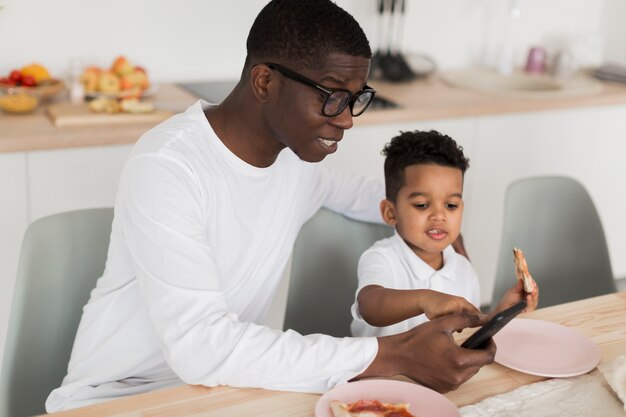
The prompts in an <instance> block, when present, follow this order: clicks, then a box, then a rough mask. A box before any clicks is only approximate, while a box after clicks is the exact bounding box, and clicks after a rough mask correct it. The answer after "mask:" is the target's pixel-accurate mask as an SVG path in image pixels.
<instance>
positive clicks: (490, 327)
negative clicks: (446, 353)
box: [461, 301, 526, 349]
mask: <svg viewBox="0 0 626 417" xmlns="http://www.w3.org/2000/svg"><path fill="white" fill-rule="evenodd" d="M525 308H526V301H520V302H519V303H517V304H514V305H512V306H511V307H509V308H507V309H506V310H502V311H501V312H499V313H498V314H496V315H495V316H493V317H492V318H491V319H490V320H489V321H488V322H487V323H485V324H484V325H483V326H482V327H481V328H480V329H478V330H477V331H476V333H474V334H473V335H471V336H470V337H469V338H468V339H467V340H466V341H465V342H463V344H462V345H461V347H464V348H467V349H480V348H481V347H483V345H484V344H485V342H487V340H489V339H490V338H491V337H493V336H494V335H495V334H496V333H498V331H500V329H501V328H503V327H504V325H505V324H507V323H508V322H510V321H511V320H512V319H513V318H514V317H515V316H517V315H518V314H519V313H521V312H522V310H524V309H525Z"/></svg>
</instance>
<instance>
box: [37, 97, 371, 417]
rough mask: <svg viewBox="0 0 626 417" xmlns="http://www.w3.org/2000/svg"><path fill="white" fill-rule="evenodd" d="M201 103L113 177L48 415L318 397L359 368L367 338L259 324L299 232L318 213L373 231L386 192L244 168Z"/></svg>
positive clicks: (311, 173) (325, 175)
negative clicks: (148, 404)
mask: <svg viewBox="0 0 626 417" xmlns="http://www.w3.org/2000/svg"><path fill="white" fill-rule="evenodd" d="M206 106H208V104H207V103H204V102H201V101H199V102H197V103H196V104H194V105H193V106H191V107H190V108H189V109H188V110H187V111H186V112H185V113H182V114H179V115H176V116H174V117H172V118H170V119H169V120H167V121H165V122H164V123H162V124H160V125H159V126H157V127H155V128H154V129H152V130H150V131H149V132H147V133H146V134H145V135H144V136H143V137H142V138H141V139H140V140H139V141H138V142H137V144H136V145H135V147H134V148H133V150H132V152H131V154H130V156H129V159H128V160H127V162H126V164H125V167H124V171H123V173H122V176H121V180H120V184H119V190H118V195H117V200H116V204H115V218H114V221H113V230H112V233H111V243H110V246H109V251H108V259H107V263H106V268H105V271H104V274H103V276H102V277H101V278H100V279H99V280H98V283H97V285H96V288H95V289H94V290H93V291H92V293H91V297H90V299H89V302H88V303H87V305H86V306H85V308H84V312H83V316H82V319H81V323H80V326H79V329H78V334H77V336H76V340H75V342H74V348H73V351H72V356H71V359H70V363H69V366H68V374H67V376H66V377H65V378H64V380H63V384H62V386H61V387H59V388H57V389H56V390H54V391H53V392H52V393H51V394H50V396H49V397H48V401H47V402H46V409H47V410H48V411H49V412H52V411H58V410H62V409H68V408H74V407H78V406H83V405H87V404H91V403H95V402H99V401H103V400H106V399H110V398H114V397H118V396H123V395H129V394H135V393H139V392H145V391H148V390H151V389H155V388H159V387H163V386H171V385H175V384H181V383H182V382H185V383H189V384H202V385H207V386H216V385H222V384H223V385H231V386H246V387H263V388H267V389H277V390H290V391H304V392H323V391H326V390H328V389H330V388H332V387H333V386H334V385H336V384H338V383H341V382H344V381H347V380H348V379H350V378H352V377H354V376H356V375H358V374H359V373H361V372H362V371H363V370H365V369H366V368H367V367H368V366H369V364H370V363H371V361H372V360H373V359H374V357H375V355H376V353H377V342H376V340H375V339H374V338H345V339H338V338H333V337H330V336H325V335H309V336H302V335H300V334H298V333H296V332H294V331H286V332H281V331H278V330H273V329H270V328H268V327H265V326H262V325H259V324H256V323H259V322H261V321H262V320H263V319H264V316H265V314H266V312H267V310H268V307H269V305H270V303H271V301H272V299H273V296H274V293H275V291H276V289H277V287H278V285H279V281H280V279H281V276H282V273H283V270H284V269H285V265H286V263H287V260H288V258H289V255H290V253H291V250H292V247H293V243H294V241H295V239H296V237H297V234H298V232H299V230H300V228H301V226H302V225H303V224H304V223H305V222H306V221H307V220H308V219H310V218H311V217H312V216H313V215H314V214H315V212H316V211H317V210H318V209H319V208H320V207H321V206H325V207H328V208H329V209H331V210H334V211H338V212H341V213H344V214H346V215H348V216H350V217H353V218H357V219H361V220H370V221H374V220H375V219H377V218H378V202H379V201H380V200H381V199H382V197H383V187H382V184H380V183H379V182H378V181H374V180H367V179H363V178H356V177H352V176H349V175H345V174H344V175H339V174H337V173H332V172H330V171H328V170H326V169H324V168H323V167H322V166H320V165H319V164H311V163H307V162H303V161H301V160H299V159H298V158H297V157H296V156H295V155H294V154H293V153H292V152H291V151H289V150H285V151H283V152H281V153H280V155H279V156H278V159H277V160H276V162H275V163H274V164H273V165H271V166H270V167H267V168H258V167H254V166H251V165H249V164H247V163H246V162H244V161H242V160H241V159H239V158H238V157H237V156H236V155H234V154H233V153H232V152H231V151H230V150H228V148H226V146H225V145H224V144H223V143H222V142H221V141H220V140H219V138H218V137H217V136H216V134H215V133H214V131H213V130H212V128H211V126H210V124H209V123H208V121H207V119H206V117H205V116H204V113H203V109H204V108H206Z"/></svg>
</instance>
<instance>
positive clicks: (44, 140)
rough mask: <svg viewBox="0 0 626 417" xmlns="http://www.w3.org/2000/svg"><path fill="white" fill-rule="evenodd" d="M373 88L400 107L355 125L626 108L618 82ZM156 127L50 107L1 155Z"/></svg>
mask: <svg viewBox="0 0 626 417" xmlns="http://www.w3.org/2000/svg"><path fill="white" fill-rule="evenodd" d="M371 85H372V86H373V87H374V88H376V90H377V91H378V93H379V95H380V96H381V97H384V98H387V99H391V100H393V101H395V102H396V103H398V104H399V105H400V107H399V108H396V109H382V110H370V111H368V112H366V113H365V114H363V115H362V116H360V117H358V118H356V119H355V126H367V125H376V124H383V123H397V122H408V121H416V120H436V119H450V118H462V117H473V116H484V115H496V114H505V113H518V112H536V111H545V110H557V109H567V108H575V107H592V106H608V105H616V104H626V84H617V83H604V84H603V85H604V88H603V91H602V92H601V93H599V94H596V95H592V96H583V97H569V98H560V99H536V100H533V99H515V98H507V97H499V96H494V95H488V94H483V93H474V92H470V91H465V90H460V89H456V88H452V87H449V86H448V85H446V84H444V83H443V82H442V81H441V80H440V79H439V78H437V77H436V76H435V77H431V78H429V79H426V80H418V81H413V82H409V83H396V84H394V83H384V82H373V83H371ZM151 100H153V101H154V102H155V104H156V105H157V106H159V107H160V108H166V109H169V110H172V111H173V112H179V111H182V110H184V109H185V108H187V107H188V106H189V105H190V104H192V103H193V102H195V101H196V100H197V97H196V96H195V95H193V94H192V93H190V92H189V91H187V90H185V89H183V88H182V87H179V86H177V85H176V84H161V85H159V89H158V92H157V93H156V95H155V96H154V97H152V98H151ZM153 125H154V124H153V123H152V124H145V123H136V124H123V125H111V126H89V127H56V126H54V125H53V124H52V122H51V120H50V119H49V118H48V116H47V114H46V111H45V109H44V108H40V109H38V110H37V111H36V112H34V113H32V114H28V115H17V116H15V115H7V114H0V152H25V151H34V150H43V149H57V148H74V147H85V146H106V145H121V144H131V143H134V142H135V141H136V140H137V139H139V137H140V136H141V135H142V134H143V133H144V132H146V131H147V130H148V129H150V128H151V127H152V126H153Z"/></svg>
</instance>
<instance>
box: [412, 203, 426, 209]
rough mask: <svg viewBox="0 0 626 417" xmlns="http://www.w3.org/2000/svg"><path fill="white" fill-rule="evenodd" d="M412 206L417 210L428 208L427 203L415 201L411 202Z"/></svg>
mask: <svg viewBox="0 0 626 417" xmlns="http://www.w3.org/2000/svg"><path fill="white" fill-rule="evenodd" d="M413 207H415V208H416V209H419V210H425V209H427V208H428V203H415V204H413Z"/></svg>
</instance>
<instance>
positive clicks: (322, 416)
mask: <svg viewBox="0 0 626 417" xmlns="http://www.w3.org/2000/svg"><path fill="white" fill-rule="evenodd" d="M332 400H340V401H343V402H345V403H353V402H356V401H358V400H379V401H382V402H386V403H409V411H411V413H413V414H414V415H415V416H437V417H459V416H460V414H459V410H458V409H457V408H456V406H455V405H454V404H453V403H452V402H451V401H450V400H449V399H447V398H446V397H444V396H443V395H441V394H439V393H438V392H436V391H433V390H431V389H430V388H426V387H423V386H421V385H417V384H413V383H410V382H403V381H394V380H389V379H367V380H363V381H356V382H349V383H347V384H343V385H339V386H337V387H335V388H333V389H331V390H330V391H328V392H327V393H326V394H324V395H322V396H321V397H320V399H319V400H317V404H315V417H333V414H332V412H331V411H330V402H331V401H332Z"/></svg>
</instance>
